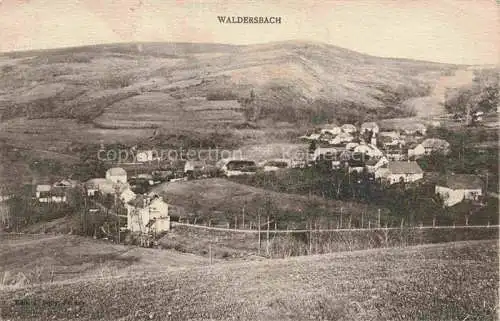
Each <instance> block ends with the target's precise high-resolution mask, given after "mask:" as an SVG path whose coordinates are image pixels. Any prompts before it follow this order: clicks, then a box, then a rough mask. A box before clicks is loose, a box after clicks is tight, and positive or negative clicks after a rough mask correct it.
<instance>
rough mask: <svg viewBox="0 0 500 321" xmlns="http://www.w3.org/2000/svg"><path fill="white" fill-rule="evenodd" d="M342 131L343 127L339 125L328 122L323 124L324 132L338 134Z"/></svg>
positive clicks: (322, 131)
mask: <svg viewBox="0 0 500 321" xmlns="http://www.w3.org/2000/svg"><path fill="white" fill-rule="evenodd" d="M341 132H342V129H341V128H340V127H338V126H337V125H333V124H328V125H325V126H323V128H321V133H322V134H325V133H329V134H332V135H338V134H340V133H341Z"/></svg>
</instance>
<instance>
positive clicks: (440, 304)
mask: <svg viewBox="0 0 500 321" xmlns="http://www.w3.org/2000/svg"><path fill="white" fill-rule="evenodd" d="M497 267H498V247H497V244H496V242H494V241H477V242H458V243H448V244H438V245H426V246H416V247H408V248H404V249H397V248H394V249H379V250H368V251H357V252H349V253H337V254H331V255H321V256H319V255H318V256H309V257H297V258H289V259H282V260H266V261H253V262H241V263H240V262H238V263H230V264H214V265H212V266H207V267H195V268H185V269H173V270H169V271H165V272H163V273H155V274H151V275H133V274H130V275H128V276H124V277H117V278H111V277H105V278H98V279H94V280H87V281H74V282H61V283H53V284H46V285H42V286H39V287H33V288H29V289H18V290H15V289H13V290H9V289H6V290H4V291H1V292H0V317H1V318H4V319H10V320H200V321H201V320H301V321H303V320H353V321H354V320H357V321H363V320H457V321H458V320H460V321H462V320H494V319H495V317H496V310H495V309H496V307H497V304H498V294H497V291H496V286H497V285H498V281H499V279H498V269H497Z"/></svg>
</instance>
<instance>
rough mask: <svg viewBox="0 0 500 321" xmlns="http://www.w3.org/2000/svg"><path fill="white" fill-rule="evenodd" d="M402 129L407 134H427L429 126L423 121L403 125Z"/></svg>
mask: <svg viewBox="0 0 500 321" xmlns="http://www.w3.org/2000/svg"><path fill="white" fill-rule="evenodd" d="M401 129H402V131H403V133H405V134H406V135H421V136H425V134H426V133H427V127H425V125H424V124H421V123H410V124H405V125H403V126H402V128H401Z"/></svg>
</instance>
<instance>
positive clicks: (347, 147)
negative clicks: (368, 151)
mask: <svg viewBox="0 0 500 321" xmlns="http://www.w3.org/2000/svg"><path fill="white" fill-rule="evenodd" d="M357 146H359V144H358V143H353V142H351V143H347V144H346V145H345V149H346V150H349V151H354V149H355V148H356V147H357Z"/></svg>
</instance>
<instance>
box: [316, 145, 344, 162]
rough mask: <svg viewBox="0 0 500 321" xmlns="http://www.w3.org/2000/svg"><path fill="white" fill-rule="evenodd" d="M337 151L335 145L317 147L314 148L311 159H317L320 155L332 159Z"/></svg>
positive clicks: (336, 154)
mask: <svg viewBox="0 0 500 321" xmlns="http://www.w3.org/2000/svg"><path fill="white" fill-rule="evenodd" d="M338 153H339V151H338V149H337V148H335V147H317V148H316V149H315V150H314V154H313V160H314V161H317V160H319V159H320V158H321V157H323V158H326V159H329V160H333V159H335V158H336V157H337V156H338Z"/></svg>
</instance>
